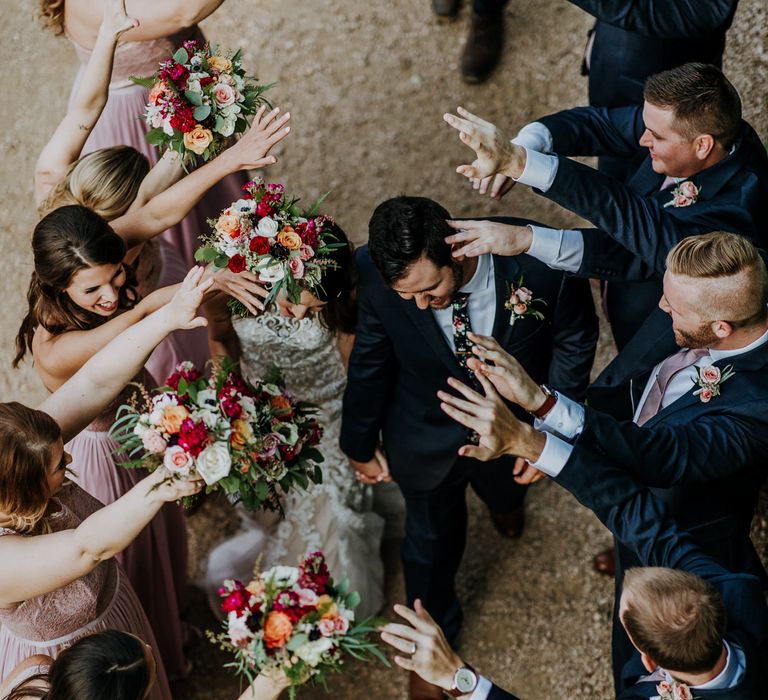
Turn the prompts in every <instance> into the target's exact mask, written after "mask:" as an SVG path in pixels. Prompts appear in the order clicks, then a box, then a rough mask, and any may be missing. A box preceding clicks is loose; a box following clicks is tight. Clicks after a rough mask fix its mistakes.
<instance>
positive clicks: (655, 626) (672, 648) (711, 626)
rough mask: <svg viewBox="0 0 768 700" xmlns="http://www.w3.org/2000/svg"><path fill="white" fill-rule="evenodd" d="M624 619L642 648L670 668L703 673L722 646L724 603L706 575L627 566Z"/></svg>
mask: <svg viewBox="0 0 768 700" xmlns="http://www.w3.org/2000/svg"><path fill="white" fill-rule="evenodd" d="M622 595H623V597H624V610H623V611H622V613H621V622H622V624H623V625H624V628H625V629H626V630H627V633H628V634H629V636H630V637H631V638H632V641H633V642H634V644H635V645H636V646H637V648H638V649H640V651H641V652H643V653H644V654H647V655H648V656H650V657H651V658H652V659H653V660H654V661H655V662H656V663H657V664H659V665H660V666H661V667H662V668H664V669H666V670H667V671H670V672H674V671H677V672H678V673H705V672H707V671H710V670H711V669H712V668H713V667H714V666H715V664H716V663H717V661H718V659H719V658H720V655H721V654H722V651H723V635H724V634H725V624H726V616H725V606H724V605H723V601H722V598H721V597H720V594H719V593H718V592H717V591H716V590H715V588H714V587H713V586H712V585H711V584H709V583H707V582H706V581H705V580H704V579H702V578H700V577H699V576H696V575H694V574H692V573H689V572H687V571H678V570H675V569H664V568H660V567H637V568H632V569H628V570H627V572H626V573H625V575H624V584H623V594H622Z"/></svg>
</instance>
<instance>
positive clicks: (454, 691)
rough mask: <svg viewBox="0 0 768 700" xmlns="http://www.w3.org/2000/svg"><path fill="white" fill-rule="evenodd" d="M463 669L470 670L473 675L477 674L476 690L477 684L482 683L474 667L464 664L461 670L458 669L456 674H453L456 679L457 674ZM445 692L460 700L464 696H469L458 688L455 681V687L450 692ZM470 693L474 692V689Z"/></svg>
mask: <svg viewBox="0 0 768 700" xmlns="http://www.w3.org/2000/svg"><path fill="white" fill-rule="evenodd" d="M463 668H466V669H469V670H470V671H472V673H474V674H475V688H477V683H478V682H479V681H480V677H479V676H478V675H477V671H475V669H474V668H472V666H470V665H469V664H464V665H463V666H460V667H459V668H457V669H456V672H455V673H454V674H453V677H454V679H455V678H456V673H458V672H459V671H461V669H463ZM445 692H446V693H448V695H450V696H451V697H454V698H460V697H461V696H462V695H466V694H467V691H465V690H459V689H458V688H457V687H456V681H455V680H454V682H453V687H452V688H451V689H450V690H446V691H445ZM470 692H474V688H473V689H472V691H470Z"/></svg>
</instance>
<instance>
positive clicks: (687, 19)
mask: <svg viewBox="0 0 768 700" xmlns="http://www.w3.org/2000/svg"><path fill="white" fill-rule="evenodd" d="M570 1H571V3H572V4H573V5H576V6H578V7H580V8H582V9H583V10H585V11H586V12H588V13H589V14H591V15H593V16H594V17H595V18H596V19H597V23H596V24H595V28H594V32H595V39H594V43H593V45H592V56H591V62H590V69H589V104H591V105H593V106H595V107H622V106H626V105H636V104H641V103H642V101H643V84H644V82H645V79H646V78H647V77H648V76H649V75H653V74H654V73H659V72H661V71H664V70H668V69H669V68H674V67H675V66H680V65H682V64H684V63H689V62H692V61H696V62H699V63H712V64H714V65H717V66H720V65H721V64H722V60H723V50H724V48H725V33H726V31H727V30H728V28H729V27H730V26H731V22H732V21H733V15H734V12H735V11H736V5H737V4H738V0H706V2H702V1H701V0H570Z"/></svg>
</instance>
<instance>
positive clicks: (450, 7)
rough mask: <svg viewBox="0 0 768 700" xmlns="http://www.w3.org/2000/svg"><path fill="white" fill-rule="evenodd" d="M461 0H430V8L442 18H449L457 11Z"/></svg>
mask: <svg viewBox="0 0 768 700" xmlns="http://www.w3.org/2000/svg"><path fill="white" fill-rule="evenodd" d="M460 4H461V0H432V9H433V10H434V11H435V14H436V15H437V16H438V17H440V18H442V19H451V18H453V17H455V16H456V13H457V12H458V11H459V5H460Z"/></svg>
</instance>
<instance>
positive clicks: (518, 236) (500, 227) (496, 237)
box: [445, 220, 533, 258]
mask: <svg viewBox="0 0 768 700" xmlns="http://www.w3.org/2000/svg"><path fill="white" fill-rule="evenodd" d="M446 223H447V224H448V225H449V226H450V227H451V228H453V229H455V230H456V233H453V234H451V235H450V236H446V238H445V242H446V243H447V244H448V245H450V246H451V247H452V251H451V254H452V255H453V257H455V258H465V257H467V258H476V257H477V256H478V255H484V254H485V253H494V254H495V255H520V254H521V253H525V252H526V251H527V250H528V249H529V248H530V247H531V241H532V240H533V231H531V229H530V228H528V226H514V225H512V224H502V223H499V222H498V221H472V220H465V221H447V222H446Z"/></svg>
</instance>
